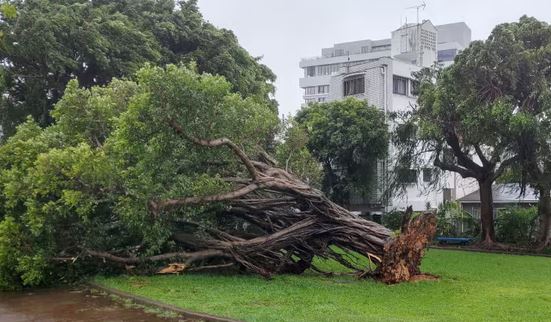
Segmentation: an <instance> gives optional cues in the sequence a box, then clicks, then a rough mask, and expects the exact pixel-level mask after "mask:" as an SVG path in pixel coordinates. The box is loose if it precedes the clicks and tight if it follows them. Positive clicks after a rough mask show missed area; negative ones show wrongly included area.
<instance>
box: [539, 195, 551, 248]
mask: <svg viewBox="0 0 551 322" xmlns="http://www.w3.org/2000/svg"><path fill="white" fill-rule="evenodd" d="M550 190H551V189H549V188H548V187H547V188H542V189H540V190H539V193H540V196H539V197H540V198H539V203H538V215H539V221H540V225H539V236H538V244H539V245H538V249H543V248H545V247H547V246H549V245H550V244H551V192H550Z"/></svg>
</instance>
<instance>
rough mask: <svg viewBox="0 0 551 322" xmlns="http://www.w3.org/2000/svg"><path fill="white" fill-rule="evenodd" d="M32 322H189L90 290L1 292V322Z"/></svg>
mask: <svg viewBox="0 0 551 322" xmlns="http://www.w3.org/2000/svg"><path fill="white" fill-rule="evenodd" d="M28 321H36V322H61V321H63V322H64V321H81V322H92V321H94V322H95V321H98V322H99V321H110V322H111V321H113V322H115V321H117V322H122V321H124V322H126V321H131V322H175V321H189V320H184V319H178V318H162V317H159V316H157V315H154V314H149V313H146V312H144V311H143V310H142V309H139V308H129V307H125V306H124V305H122V304H120V303H118V302H115V301H113V300H111V299H110V298H109V297H107V296H103V295H96V294H93V293H90V292H89V291H87V290H71V289H52V290H37V291H32V292H31V291H24V292H19V293H1V292H0V322H28Z"/></svg>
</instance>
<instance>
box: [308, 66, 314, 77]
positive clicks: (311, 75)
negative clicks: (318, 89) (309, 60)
mask: <svg viewBox="0 0 551 322" xmlns="http://www.w3.org/2000/svg"><path fill="white" fill-rule="evenodd" d="M313 76H316V66H309V67H306V77H313Z"/></svg>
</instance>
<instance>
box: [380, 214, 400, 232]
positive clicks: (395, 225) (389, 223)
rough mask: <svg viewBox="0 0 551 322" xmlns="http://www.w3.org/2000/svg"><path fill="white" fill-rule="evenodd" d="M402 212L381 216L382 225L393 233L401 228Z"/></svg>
mask: <svg viewBox="0 0 551 322" xmlns="http://www.w3.org/2000/svg"><path fill="white" fill-rule="evenodd" d="M403 216H404V212H403V211H398V210H394V211H391V212H388V213H386V214H384V215H383V225H384V226H385V227H386V228H388V229H390V230H393V231H396V230H398V231H399V230H400V228H401V227H402V218H403Z"/></svg>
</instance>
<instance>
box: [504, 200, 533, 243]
mask: <svg viewBox="0 0 551 322" xmlns="http://www.w3.org/2000/svg"><path fill="white" fill-rule="evenodd" d="M537 219H538V209H537V207H530V208H520V207H511V208H507V209H502V210H499V211H498V214H497V218H496V239H497V240H498V241H500V242H503V243H510V244H519V245H526V244H530V243H531V242H534V241H535V234H536V229H537Z"/></svg>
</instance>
